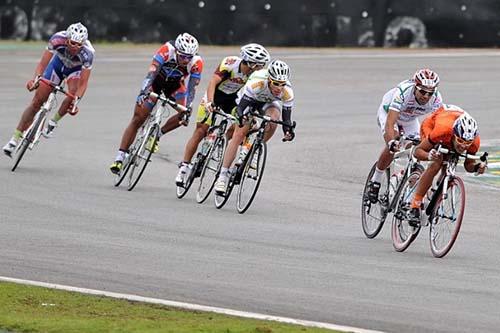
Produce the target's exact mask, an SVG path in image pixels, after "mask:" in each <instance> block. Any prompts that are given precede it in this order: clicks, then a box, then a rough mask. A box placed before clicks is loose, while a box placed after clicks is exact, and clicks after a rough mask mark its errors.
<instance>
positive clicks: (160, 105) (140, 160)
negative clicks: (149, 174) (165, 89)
mask: <svg viewBox="0 0 500 333" xmlns="http://www.w3.org/2000/svg"><path fill="white" fill-rule="evenodd" d="M149 96H151V97H153V98H155V99H157V101H159V102H157V103H156V105H155V107H154V108H153V110H152V111H151V112H150V114H149V117H148V119H147V120H146V121H145V122H144V124H143V125H142V126H141V128H139V130H138V131H137V135H136V137H135V139H134V142H133V143H132V145H131V146H130V148H129V150H128V152H127V153H126V154H125V158H124V160H123V167H122V170H121V171H120V173H118V174H117V175H116V177H115V186H120V184H121V183H122V182H123V180H124V179H125V178H127V179H128V184H127V189H128V190H129V191H132V190H133V189H134V187H135V186H136V185H137V183H138V182H139V179H141V176H142V174H143V173H144V170H146V167H147V166H148V164H149V162H151V156H152V155H153V152H154V148H155V146H156V145H157V143H158V140H159V138H160V129H161V126H160V125H161V122H162V120H163V119H164V118H166V117H168V116H169V115H170V109H169V108H168V107H167V105H169V106H170V107H172V108H173V109H174V110H176V111H177V112H184V113H186V112H187V110H188V109H187V108H186V107H185V106H183V105H180V104H177V103H176V102H175V99H174V98H172V97H165V96H162V95H159V94H156V93H154V92H151V93H150V94H149Z"/></svg>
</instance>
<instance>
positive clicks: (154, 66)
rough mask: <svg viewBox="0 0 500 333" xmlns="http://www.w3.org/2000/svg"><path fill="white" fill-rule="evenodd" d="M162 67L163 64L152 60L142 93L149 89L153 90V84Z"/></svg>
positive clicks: (143, 83) (143, 82)
mask: <svg viewBox="0 0 500 333" xmlns="http://www.w3.org/2000/svg"><path fill="white" fill-rule="evenodd" d="M160 67H161V65H160V63H159V62H158V61H156V60H153V61H152V62H151V65H150V66H149V71H148V74H146V77H145V78H144V81H142V86H141V93H146V92H148V91H149V90H151V86H152V85H153V81H154V80H155V79H156V76H157V75H158V73H159V72H160Z"/></svg>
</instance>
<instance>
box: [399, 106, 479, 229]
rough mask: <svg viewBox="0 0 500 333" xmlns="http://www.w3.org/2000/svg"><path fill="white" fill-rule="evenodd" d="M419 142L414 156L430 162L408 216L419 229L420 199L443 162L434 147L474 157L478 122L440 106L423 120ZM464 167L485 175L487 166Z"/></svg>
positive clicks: (470, 164)
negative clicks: (440, 146) (437, 146)
mask: <svg viewBox="0 0 500 333" xmlns="http://www.w3.org/2000/svg"><path fill="white" fill-rule="evenodd" d="M420 136H421V138H422V142H421V143H420V144H419V145H418V146H417V147H416V149H415V152H414V156H415V157H416V158H417V159H419V160H421V161H430V162H431V163H429V164H428V166H427V168H426V170H425V171H424V173H423V174H422V175H421V176H420V180H419V182H418V185H417V189H416V192H415V196H414V198H413V201H412V203H411V209H410V211H409V213H408V222H409V224H410V225H411V226H414V227H418V224H419V223H420V209H421V205H422V199H423V197H424V195H425V194H426V193H427V191H428V190H429V188H430V186H431V184H432V181H433V179H434V177H435V176H436V174H437V173H438V171H439V170H440V169H441V166H442V163H443V159H444V158H446V157H445V156H443V155H442V154H440V153H439V152H438V151H436V149H434V147H435V146H436V145H437V144H441V145H442V146H443V148H447V149H450V150H453V151H456V152H458V153H461V154H463V153H467V154H471V155H473V154H475V153H477V151H478V150H479V146H480V142H481V141H480V138H479V132H478V129H477V122H476V121H475V120H474V118H472V117H471V116H470V115H469V114H468V113H467V112H465V111H464V110H462V109H461V108H459V107H458V106H455V105H446V104H445V105H443V106H442V107H441V108H439V109H438V110H437V111H435V112H434V113H432V114H431V116H430V117H428V118H427V119H425V120H424V122H423V123H422V128H421V129H420ZM464 167H465V170H466V171H467V172H477V173H478V174H482V173H484V171H485V170H486V163H484V162H478V163H476V161H475V160H473V159H466V160H465V162H464Z"/></svg>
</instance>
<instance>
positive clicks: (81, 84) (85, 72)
mask: <svg viewBox="0 0 500 333" xmlns="http://www.w3.org/2000/svg"><path fill="white" fill-rule="evenodd" d="M91 71H92V70H91V69H89V68H84V69H82V71H81V73H80V80H79V81H78V89H76V93H75V95H76V96H77V97H79V98H82V97H83V95H84V94H85V91H86V90H87V85H88V83H89V78H90V72H91Z"/></svg>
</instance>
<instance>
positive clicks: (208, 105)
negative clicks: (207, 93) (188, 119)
mask: <svg viewBox="0 0 500 333" xmlns="http://www.w3.org/2000/svg"><path fill="white" fill-rule="evenodd" d="M205 108H206V109H207V111H208V112H210V113H212V112H214V110H215V108H216V106H215V104H214V102H207V103H206V104H205Z"/></svg>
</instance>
